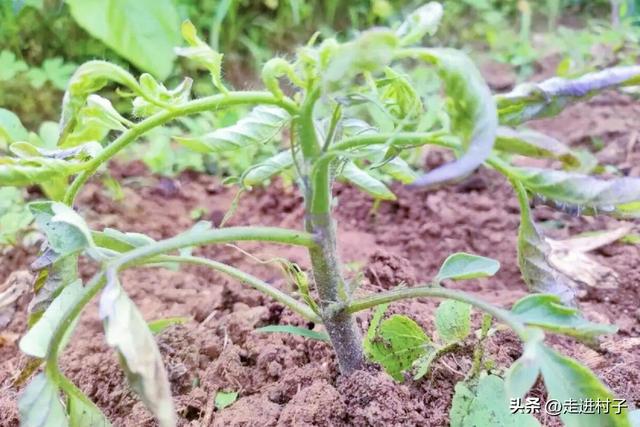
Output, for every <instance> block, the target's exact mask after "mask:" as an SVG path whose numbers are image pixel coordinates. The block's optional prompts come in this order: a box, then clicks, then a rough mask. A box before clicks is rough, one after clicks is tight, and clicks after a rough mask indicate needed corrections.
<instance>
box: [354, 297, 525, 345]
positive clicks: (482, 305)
mask: <svg viewBox="0 0 640 427" xmlns="http://www.w3.org/2000/svg"><path fill="white" fill-rule="evenodd" d="M421 297H428V298H448V299H453V300H456V301H461V302H465V303H467V304H470V305H472V306H474V307H477V308H479V309H480V310H482V311H484V312H486V313H489V314H491V315H492V316H493V317H495V318H496V319H499V320H501V321H502V322H504V323H506V324H507V325H509V327H511V329H513V331H514V332H515V333H516V334H518V336H520V337H521V338H522V339H523V340H524V339H526V337H527V331H526V328H525V326H524V324H523V323H522V322H520V321H519V320H517V319H515V318H514V317H513V316H512V315H511V313H510V312H509V311H507V310H505V309H503V308H499V307H496V306H494V305H491V304H489V303H487V302H484V301H482V300H479V299H477V298H475V297H474V296H472V295H469V294H466V293H464V292H460V291H456V290H452V289H447V288H442V287H439V286H438V287H436V286H418V287H414V288H401V289H394V290H391V291H387V292H382V293H379V294H375V295H369V296H366V297H363V298H359V299H357V300H354V301H352V302H351V303H350V304H349V305H348V306H347V308H346V311H347V312H349V313H356V312H358V311H362V310H366V309H369V308H372V307H375V306H378V305H380V304H387V303H390V302H394V301H399V300H403V299H409V298H421Z"/></svg>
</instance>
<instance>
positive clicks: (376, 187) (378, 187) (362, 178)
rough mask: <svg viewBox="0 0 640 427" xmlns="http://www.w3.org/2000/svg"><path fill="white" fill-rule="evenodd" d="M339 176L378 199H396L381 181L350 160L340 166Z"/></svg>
mask: <svg viewBox="0 0 640 427" xmlns="http://www.w3.org/2000/svg"><path fill="white" fill-rule="evenodd" d="M340 177H341V178H343V179H345V180H346V181H347V182H350V183H351V184H353V185H355V186H356V187H358V188H360V189H361V190H363V191H364V192H366V193H367V194H369V195H371V196H373V197H374V198H376V199H380V200H396V196H395V194H393V193H392V192H391V190H389V188H387V186H386V185H384V183H383V182H382V181H379V180H378V179H376V178H374V177H372V176H371V175H370V174H369V173H367V172H366V171H364V170H362V169H360V168H359V167H358V166H356V164H355V163H353V162H352V161H351V160H348V161H347V163H345V165H344V166H343V167H342V171H341V174H340Z"/></svg>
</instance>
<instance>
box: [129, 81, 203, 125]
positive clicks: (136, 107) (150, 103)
mask: <svg viewBox="0 0 640 427" xmlns="http://www.w3.org/2000/svg"><path fill="white" fill-rule="evenodd" d="M192 85H193V80H192V79H190V78H185V79H184V80H182V82H180V84H179V85H177V86H176V87H175V88H173V89H167V88H166V87H165V86H164V85H163V84H162V83H160V82H158V81H157V80H156V79H154V78H153V76H151V75H150V74H146V73H145V74H142V75H141V76H140V88H141V92H142V96H137V97H135V98H134V100H133V114H135V115H136V116H138V117H149V116H151V115H153V114H155V113H158V112H160V111H162V110H163V109H165V108H167V106H177V105H182V104H184V103H185V102H187V101H189V97H190V95H191V87H192Z"/></svg>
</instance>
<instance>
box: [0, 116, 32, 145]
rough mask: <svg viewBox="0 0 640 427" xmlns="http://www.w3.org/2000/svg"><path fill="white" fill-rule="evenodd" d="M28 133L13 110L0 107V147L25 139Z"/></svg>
mask: <svg viewBox="0 0 640 427" xmlns="http://www.w3.org/2000/svg"><path fill="white" fill-rule="evenodd" d="M28 137H29V133H28V132H27V130H26V129H25V128H24V126H22V122H21V121H20V119H19V118H18V116H16V115H15V114H14V113H13V112H11V111H9V110H6V109H4V108H0V147H1V146H2V145H3V144H6V145H8V144H10V143H12V142H15V141H21V140H25V139H27V138H28Z"/></svg>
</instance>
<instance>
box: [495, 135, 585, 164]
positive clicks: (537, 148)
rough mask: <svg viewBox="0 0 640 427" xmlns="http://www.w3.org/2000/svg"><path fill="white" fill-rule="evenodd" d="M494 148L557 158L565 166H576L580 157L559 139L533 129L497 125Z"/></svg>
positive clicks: (542, 157)
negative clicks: (516, 128)
mask: <svg viewBox="0 0 640 427" xmlns="http://www.w3.org/2000/svg"><path fill="white" fill-rule="evenodd" d="M495 149H496V150H499V151H503V152H505V153H511V154H520V155H522V156H528V157H534V158H539V159H554V160H559V161H561V162H563V163H564V164H566V165H567V166H571V167H577V166H579V165H580V159H579V157H578V155H577V154H576V153H574V152H573V151H571V149H570V148H569V147H568V146H566V145H565V144H563V143H561V142H560V141H558V140H556V139H554V138H551V137H550V136H547V135H545V134H543V133H540V132H536V131H533V130H515V129H510V128H507V127H499V128H498V134H497V137H496V143H495Z"/></svg>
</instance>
